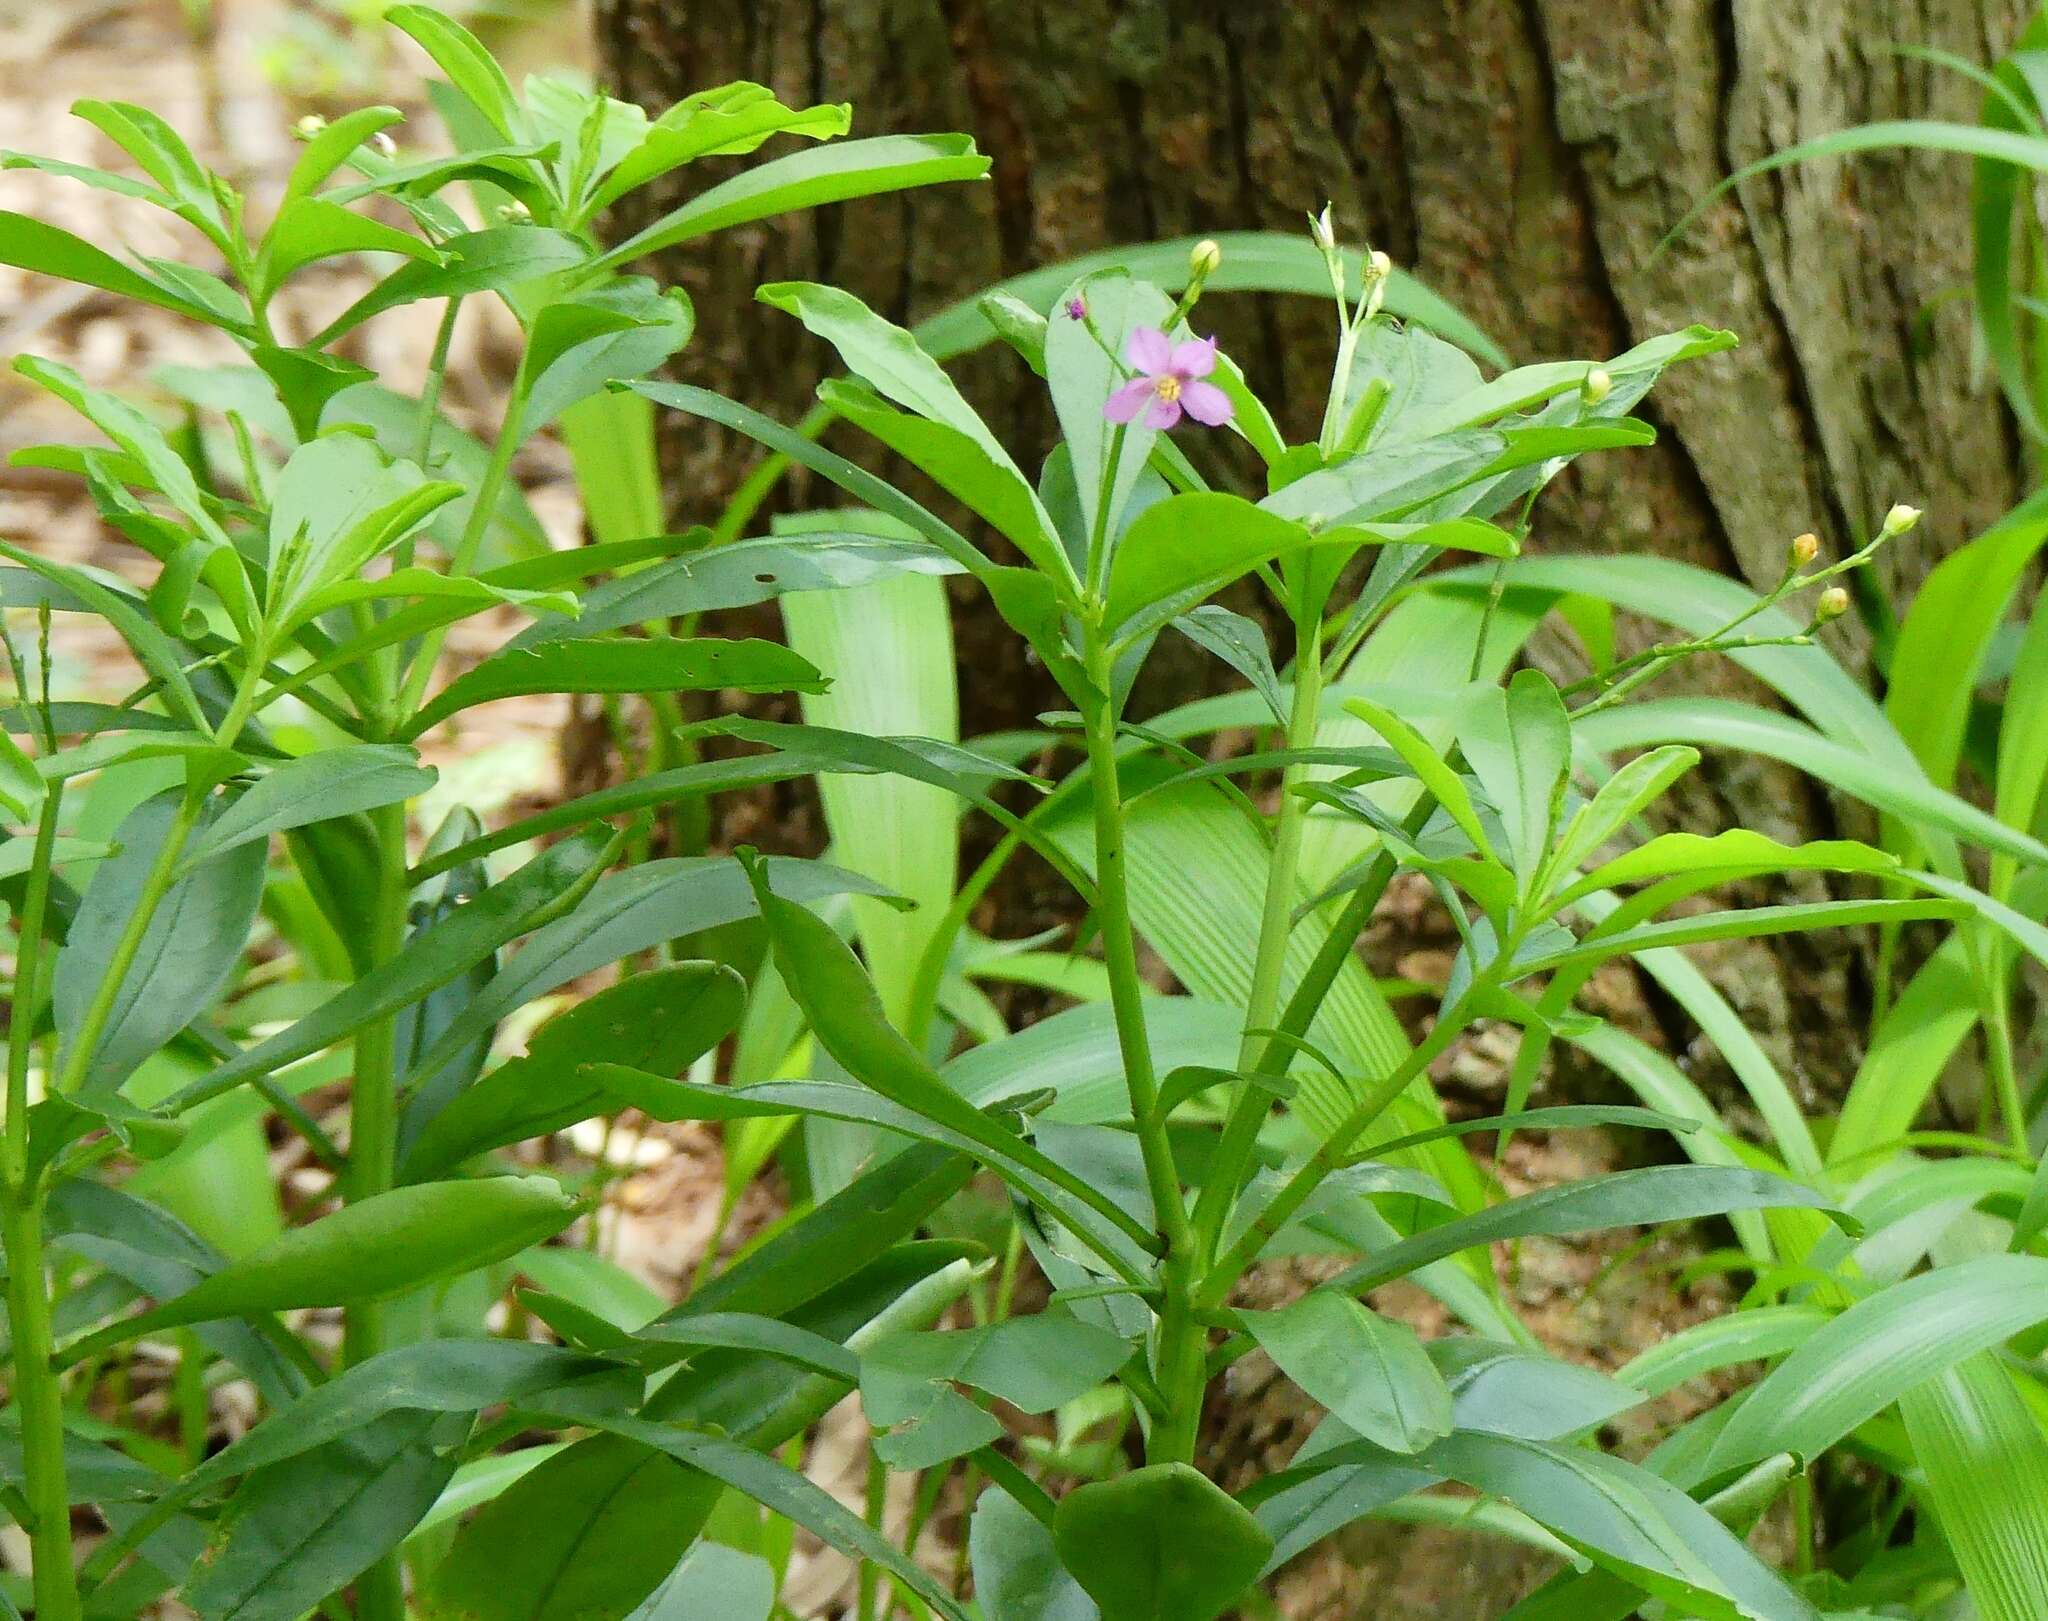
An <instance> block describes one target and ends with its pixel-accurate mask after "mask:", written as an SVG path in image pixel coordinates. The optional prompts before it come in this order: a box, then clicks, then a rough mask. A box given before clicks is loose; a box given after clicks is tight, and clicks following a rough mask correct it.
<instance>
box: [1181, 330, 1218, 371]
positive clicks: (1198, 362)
mask: <svg viewBox="0 0 2048 1621" xmlns="http://www.w3.org/2000/svg"><path fill="white" fill-rule="evenodd" d="M1215 369H1216V340H1215V339H1214V338H1190V339H1188V341H1187V342H1186V343H1177V344H1175V345H1174V346H1173V371H1174V375H1175V376H1177V377H1207V376H1208V375H1209V373H1211V372H1212V371H1214V370H1215Z"/></svg>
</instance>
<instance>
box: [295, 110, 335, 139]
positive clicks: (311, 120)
mask: <svg viewBox="0 0 2048 1621" xmlns="http://www.w3.org/2000/svg"><path fill="white" fill-rule="evenodd" d="M326 127H327V120H326V119H324V118H322V117H321V116H320V115H319V114H318V113H307V114H306V115H305V116H304V117H303V118H301V119H299V120H298V122H296V123H295V124H293V125H292V134H294V135H295V136H297V137H298V138H299V139H300V140H302V141H310V140H311V139H312V138H313V137H314V136H316V135H318V134H319V133H320V132H321V131H322V130H323V129H325V128H326Z"/></svg>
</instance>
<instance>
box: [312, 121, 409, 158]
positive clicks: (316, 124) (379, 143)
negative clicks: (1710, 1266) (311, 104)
mask: <svg viewBox="0 0 2048 1621" xmlns="http://www.w3.org/2000/svg"><path fill="white" fill-rule="evenodd" d="M326 128H327V120H326V119H325V118H322V117H321V116H320V115H319V114H318V113H304V114H301V115H300V116H299V117H298V118H295V119H293V120H292V139H293V140H295V141H310V140H312V139H314V138H315V137H316V136H318V135H319V134H320V133H321V132H322V131H323V130H325V129H326ZM370 146H371V147H372V148H373V149H374V150H375V151H376V153H377V155H378V156H379V157H381V158H395V157H397V156H398V143H397V142H396V141H394V140H393V139H392V138H391V137H390V136H389V135H387V134H385V133H384V131H382V130H381V129H380V130H377V131H376V132H375V133H373V134H372V135H371V136H370Z"/></svg>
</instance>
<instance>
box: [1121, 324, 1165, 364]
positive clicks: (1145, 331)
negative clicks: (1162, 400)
mask: <svg viewBox="0 0 2048 1621" xmlns="http://www.w3.org/2000/svg"><path fill="white" fill-rule="evenodd" d="M1124 359H1126V360H1128V361H1129V362H1130V363H1131V364H1132V365H1133V366H1136V367H1137V368H1138V370H1139V371H1146V372H1151V373H1152V374H1153V375H1154V376H1157V375H1158V374H1159V373H1160V372H1163V371H1165V370H1166V369H1167V367H1169V366H1170V365H1172V364H1173V345H1172V344H1170V343H1168V342H1167V341H1166V334H1165V333H1164V332H1161V331H1160V330H1159V328H1157V327H1156V326H1138V327H1132V328H1131V335H1130V338H1129V339H1128V340H1127V341H1126V342H1125V344H1124Z"/></svg>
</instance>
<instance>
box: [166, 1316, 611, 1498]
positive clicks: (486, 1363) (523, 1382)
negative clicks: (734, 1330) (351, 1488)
mask: <svg viewBox="0 0 2048 1621" xmlns="http://www.w3.org/2000/svg"><path fill="white" fill-rule="evenodd" d="M639 1393H640V1381H639V1379H638V1377H637V1374H636V1372H635V1370H634V1369H632V1368H631V1367H629V1366H628V1365H626V1364H624V1363H621V1362H615V1361H612V1360H610V1359H608V1358H605V1357H598V1356H591V1355H588V1354H586V1353H584V1352H580V1351H568V1350H564V1349H562V1348H561V1347H559V1346H553V1345H532V1344H528V1343H525V1342H523V1341H517V1340H437V1341H432V1342H429V1343H425V1344H420V1345H403V1346H399V1347H397V1348H396V1349H394V1350H390V1351H386V1352H384V1353H383V1354H382V1355H380V1356H376V1357H372V1358H371V1359H370V1360H369V1361H368V1362H363V1363H358V1364H357V1365H356V1366H355V1367H353V1368H349V1369H347V1370H346V1371H344V1372H342V1373H340V1374H337V1375H336V1376H335V1377H334V1378H333V1379H332V1380H331V1381H329V1382H328V1383H327V1384H324V1385H319V1386H316V1387H315V1388H314V1389H313V1390H311V1391H309V1392H308V1393H307V1394H305V1395H304V1396H302V1397H300V1398H299V1400H298V1401H296V1402H294V1403H293V1404H292V1405H291V1406H290V1407H288V1408H286V1409H285V1410H284V1411H283V1412H280V1413H277V1414H274V1415H273V1416H272V1417H270V1418H268V1419H266V1420H264V1422H263V1423H261V1424H259V1425H258V1426H257V1427H256V1428H255V1429H253V1430H251V1431H249V1433H248V1434H246V1435H244V1436H243V1437H242V1438H241V1439H240V1440H238V1441H235V1442H233V1443H232V1444H230V1445H229V1446H226V1447H224V1448H222V1449H221V1450H220V1451H219V1452H216V1453H215V1454H214V1455H213V1456H212V1457H211V1458H208V1459H207V1460H206V1462H205V1463H204V1464H202V1465H201V1466H200V1467H199V1468H197V1469H195V1470H193V1471H192V1472H191V1473H190V1474H188V1475H187V1476H186V1477H185V1478H184V1479H183V1480H182V1481H180V1482H179V1483H178V1488H177V1489H178V1493H179V1496H180V1497H181V1498H182V1499H196V1498H199V1497H202V1496H204V1495H206V1494H207V1493H209V1492H212V1491H215V1490H217V1489H218V1488H219V1487H220V1486H221V1485H222V1484H224V1483H225V1482H227V1481H230V1480H233V1479H235V1478H236V1477H237V1476H239V1475H246V1474H249V1473H251V1472H252V1471H254V1470H257V1469H266V1468H269V1467H270V1466H271V1465H272V1464H276V1463H282V1462H283V1461H284V1460H285V1459H287V1458H293V1457H297V1456H298V1455H299V1454H300V1453H303V1452H309V1451H311V1450H312V1449H313V1448H315V1447H319V1446H325V1445H327V1443H329V1442H330V1441H334V1440H338V1439H339V1438H341V1437H342V1436H345V1435H347V1434H349V1433H351V1432H352V1431H354V1430H357V1429H360V1428H362V1427H363V1426H365V1425H367V1424H369V1423H372V1422H374V1421H375V1420H377V1419H379V1418H382V1417H383V1416H384V1415H385V1414H387V1413H395V1412H422V1413H475V1412H481V1411H482V1410H483V1409H484V1408H486V1407H493V1406H496V1405H497V1404H498V1403H500V1402H511V1403H513V1404H515V1405H523V1404H527V1403H534V1404H536V1405H537V1406H540V1407H543V1408H547V1409H549V1410H551V1411H555V1412H561V1413H568V1414H573V1413H576V1412H578V1411H587V1410H590V1409H593V1408H596V1409H605V1408H610V1407H618V1408H621V1409H623V1408H624V1407H626V1406H628V1405H630V1404H631V1403H632V1402H633V1401H634V1400H636V1399H637V1398H638V1396H639Z"/></svg>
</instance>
